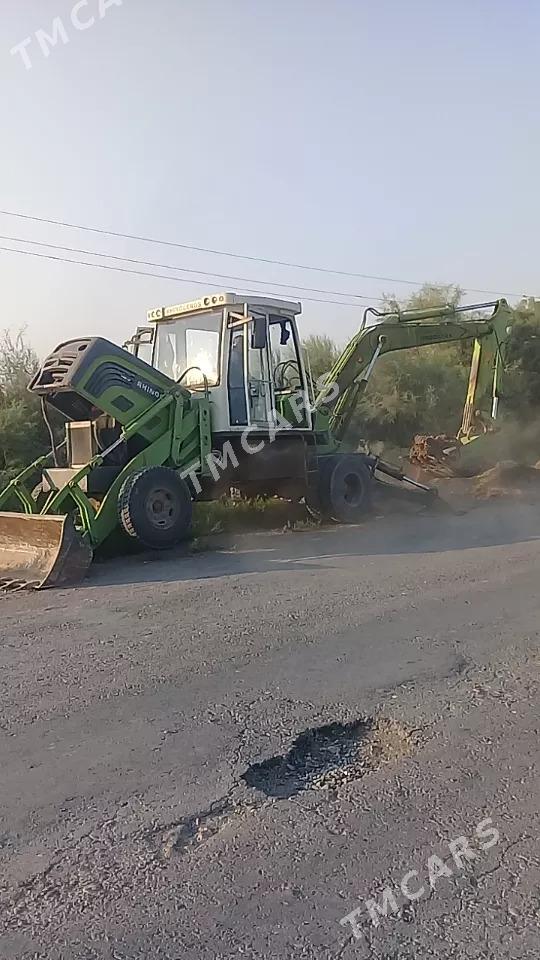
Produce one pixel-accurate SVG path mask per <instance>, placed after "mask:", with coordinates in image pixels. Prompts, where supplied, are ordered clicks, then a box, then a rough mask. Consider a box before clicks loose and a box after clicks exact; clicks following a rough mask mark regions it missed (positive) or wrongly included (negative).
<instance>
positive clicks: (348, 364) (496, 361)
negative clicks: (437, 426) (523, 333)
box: [315, 300, 512, 440]
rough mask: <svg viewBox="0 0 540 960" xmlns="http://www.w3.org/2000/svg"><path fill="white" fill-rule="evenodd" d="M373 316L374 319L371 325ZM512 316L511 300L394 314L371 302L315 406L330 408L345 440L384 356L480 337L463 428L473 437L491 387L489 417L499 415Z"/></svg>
mask: <svg viewBox="0 0 540 960" xmlns="http://www.w3.org/2000/svg"><path fill="white" fill-rule="evenodd" d="M488 308H493V310H492V313H491V315H490V316H489V317H486V318H483V317H482V318H479V317H478V311H479V310H485V309H488ZM471 314H472V316H471ZM370 315H371V316H372V317H373V319H374V322H373V323H371V324H369V325H368V319H369V317H370ZM511 320H512V314H511V310H510V307H509V306H508V304H507V302H506V300H497V301H493V302H490V303H481V304H472V305H470V306H466V307H453V306H443V307H436V308H432V309H427V310H404V311H400V310H396V311H392V312H389V313H381V312H379V311H377V310H375V309H374V308H373V307H369V308H368V309H367V310H366V311H365V313H364V318H363V321H362V326H361V327H360V330H359V331H358V333H357V334H356V335H355V336H354V337H353V339H352V340H351V341H350V342H349V343H348V344H347V346H346V347H345V349H344V350H343V353H342V354H341V356H340V357H339V358H338V359H337V361H336V363H335V364H334V366H333V368H332V370H331V371H330V372H329V374H328V376H327V377H326V379H325V384H324V386H323V387H322V389H321V390H320V392H319V394H318V396H317V397H316V400H315V409H321V408H323V407H324V408H326V409H327V410H328V411H329V426H330V429H331V431H332V435H333V436H334V438H335V439H336V440H342V439H343V437H344V436H345V434H346V432H347V428H348V426H349V424H350V421H351V419H352V416H353V414H354V411H355V409H356V406H357V403H358V401H359V399H360V398H361V396H362V394H363V393H364V391H365V389H366V386H367V384H368V381H369V378H370V376H371V373H372V371H373V369H374V367H375V364H376V362H377V360H378V359H379V357H382V356H384V354H386V353H391V352H394V351H396V350H408V349H410V348H411V347H424V346H429V345H433V344H438V343H456V342H459V341H461V340H474V341H475V345H474V350H473V362H472V366H471V373H470V377H469V387H468V392H467V400H466V403H465V410H464V415H463V422H462V425H461V430H460V437H462V436H463V437H468V436H470V434H471V430H472V429H473V425H474V419H475V411H476V408H477V407H478V406H479V405H481V404H482V403H483V402H484V401H485V397H486V394H487V393H488V392H491V396H490V400H491V407H490V410H489V416H490V417H494V416H495V415H496V412H497V399H498V381H499V376H500V371H501V369H502V367H503V366H504V359H505V357H504V353H505V344H506V341H507V339H508V333H509V329H510V324H511Z"/></svg>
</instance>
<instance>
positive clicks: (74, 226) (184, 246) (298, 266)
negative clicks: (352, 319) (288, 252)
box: [0, 210, 522, 299]
mask: <svg viewBox="0 0 540 960" xmlns="http://www.w3.org/2000/svg"><path fill="white" fill-rule="evenodd" d="M0 214H2V215H3V216H5V217H16V218H18V219H19V220H30V221H32V222H33V223H47V224H53V225H54V226H57V227H68V228H69V229H71V230H84V231H86V232H87V233H98V234H101V235H102V236H106V237H118V238H120V239H122V240H138V241H140V242H142V243H157V244H160V245H161V246H164V247H176V248H177V249H180V250H194V251H196V252H197V253H209V254H212V255H213V256H216V257H232V258H234V259H236V260H250V261H252V262H255V263H267V264H272V265H274V266H279V267H292V268H294V269H295V270H313V271H315V272H317V273H331V274H334V275H335V276H341V277H353V278H355V279H357V280H358V279H361V280H377V281H380V282H383V283H403V284H407V285H409V286H412V287H421V286H423V283H424V281H423V280H403V279H399V278H397V277H380V276H377V275H375V274H370V273H353V272H351V271H348V270H334V269H332V268H330V267H318V266H313V265H311V264H305V263H291V262H289V261H287V260H272V259H270V258H269V257H253V256H249V255H248V254H245V253H232V252H231V251H229V250H214V249H212V248H211V247H198V246H195V245H194V244H190V243H178V242H174V241H172V240H159V239H158V238H156V237H144V236H137V235H136V234H132V233H120V232H119V231H115V230H104V229H102V228H98V227H88V226H86V225H83V224H80V223H68V222H67V221H65V220H53V219H51V218H47V217H33V216H30V215H29V214H26V213H16V212H14V211H12V210H0ZM467 290H468V291H469V292H470V293H488V294H491V295H492V296H495V297H499V296H507V297H520V296H522V294H521V293H510V292H508V291H507V292H506V293H504V291H501V290H487V289H480V288H478V287H467ZM373 299H375V298H373Z"/></svg>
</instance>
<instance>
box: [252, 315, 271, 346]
mask: <svg viewBox="0 0 540 960" xmlns="http://www.w3.org/2000/svg"><path fill="white" fill-rule="evenodd" d="M267 342H268V338H267V331H266V317H254V318H253V333H252V335H251V346H252V348H253V350H264V348H265V347H266V344H267Z"/></svg>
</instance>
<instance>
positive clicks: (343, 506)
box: [320, 454, 373, 523]
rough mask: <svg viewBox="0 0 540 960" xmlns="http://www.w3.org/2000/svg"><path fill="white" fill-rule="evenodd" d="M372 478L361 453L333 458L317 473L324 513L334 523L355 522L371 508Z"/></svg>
mask: <svg viewBox="0 0 540 960" xmlns="http://www.w3.org/2000/svg"><path fill="white" fill-rule="evenodd" d="M372 486H373V477H372V475H371V471H370V470H369V468H368V467H367V465H366V464H365V463H364V461H363V459H362V457H361V456H355V455H354V454H344V455H343V456H336V457H332V458H331V461H330V462H328V463H327V464H325V465H324V467H323V469H322V470H321V475H320V502H321V507H322V510H323V513H324V514H325V515H326V516H327V517H329V518H331V519H332V520H335V521H336V522H337V523H357V522H358V521H359V520H361V519H362V517H364V516H365V515H366V513H369V511H370V509H371V493H372Z"/></svg>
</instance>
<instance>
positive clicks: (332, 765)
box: [242, 717, 413, 799]
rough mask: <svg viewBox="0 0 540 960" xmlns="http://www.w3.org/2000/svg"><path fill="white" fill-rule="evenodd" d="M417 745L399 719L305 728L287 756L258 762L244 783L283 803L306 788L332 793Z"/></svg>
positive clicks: (367, 720)
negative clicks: (334, 789) (333, 790)
mask: <svg viewBox="0 0 540 960" xmlns="http://www.w3.org/2000/svg"><path fill="white" fill-rule="evenodd" d="M412 741H413V738H412V735H411V731H410V730H408V729H407V728H406V727H404V726H403V725H402V724H400V723H398V722H397V721H395V720H385V719H377V720H374V719H373V718H372V717H361V718H360V719H358V720H352V721H350V722H349V723H340V722H337V721H336V722H334V723H327V724H325V725H324V726H321V727H311V728H310V729H308V730H305V731H304V732H303V733H301V734H300V735H299V736H298V737H297V738H296V740H295V741H294V743H293V745H292V747H291V749H290V750H289V751H288V752H287V753H285V754H280V755H278V756H275V757H270V759H269V760H264V761H263V762H262V763H254V764H252V766H250V767H248V769H247V770H246V772H245V773H244V774H243V775H242V780H243V781H244V782H245V783H246V784H247V785H248V786H249V787H254V788H255V789H256V790H259V791H261V792H262V793H264V794H266V796H267V797H275V798H279V799H287V798H289V797H294V796H296V795H297V794H298V793H300V792H301V791H303V790H313V789H319V790H321V789H322V790H329V789H333V788H337V787H339V786H341V785H342V784H344V783H348V782H350V781H352V780H358V779H359V778H360V777H363V776H365V774H366V773H368V772H370V771H373V770H375V769H377V768H378V767H379V766H380V765H381V764H382V763H385V762H388V761H390V760H395V759H398V758H399V757H404V756H407V755H408V754H410V752H411V749H412Z"/></svg>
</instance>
